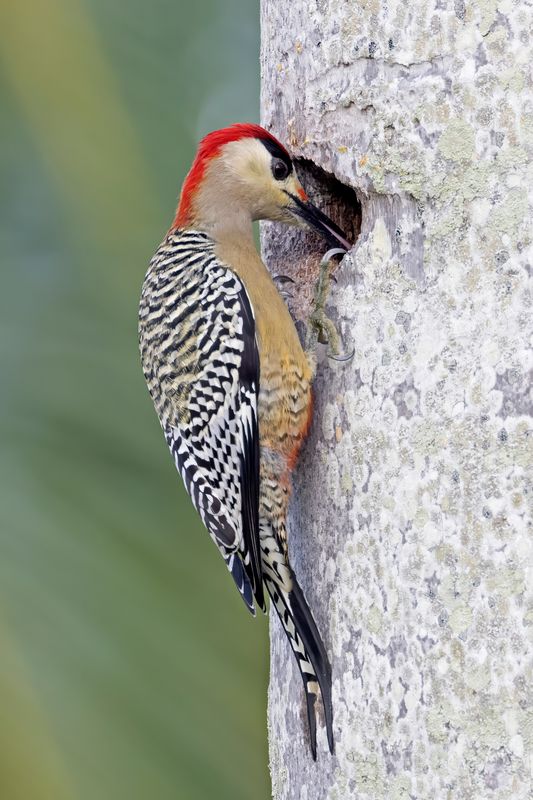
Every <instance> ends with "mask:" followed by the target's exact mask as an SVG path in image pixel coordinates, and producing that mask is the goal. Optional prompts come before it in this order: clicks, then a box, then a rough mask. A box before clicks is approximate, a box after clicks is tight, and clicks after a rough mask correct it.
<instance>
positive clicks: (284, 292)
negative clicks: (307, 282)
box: [272, 275, 295, 300]
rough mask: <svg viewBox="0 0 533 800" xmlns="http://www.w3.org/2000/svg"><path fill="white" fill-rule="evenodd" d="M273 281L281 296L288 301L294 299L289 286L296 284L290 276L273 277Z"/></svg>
mask: <svg viewBox="0 0 533 800" xmlns="http://www.w3.org/2000/svg"><path fill="white" fill-rule="evenodd" d="M272 280H273V281H274V283H275V284H276V288H277V290H278V292H279V293H280V295H281V296H282V297H283V298H284V299H285V300H286V299H290V298H292V294H291V292H290V291H289V290H288V289H287V286H288V284H291V283H293V284H294V283H295V281H294V279H293V278H291V276H290V275H273V276H272Z"/></svg>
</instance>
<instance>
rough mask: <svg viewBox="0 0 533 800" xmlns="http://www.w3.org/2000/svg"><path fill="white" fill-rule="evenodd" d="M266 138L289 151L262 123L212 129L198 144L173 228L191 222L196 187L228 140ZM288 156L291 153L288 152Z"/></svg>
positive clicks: (245, 123) (184, 184)
mask: <svg viewBox="0 0 533 800" xmlns="http://www.w3.org/2000/svg"><path fill="white" fill-rule="evenodd" d="M250 138H253V139H266V140H268V141H271V142H274V143H275V144H276V145H277V146H278V147H279V148H280V150H282V151H283V152H284V153H287V150H286V149H285V148H284V147H283V145H282V144H280V143H279V142H278V140H277V139H276V137H275V136H272V134H271V133H269V132H268V131H266V130H265V129H264V128H262V127H261V126H260V125H252V124H251V123H247V122H237V123H236V124H235V125H230V126H229V128H221V129H220V130H218V131H212V133H208V134H207V136H204V138H203V139H202V140H201V142H200V144H199V145H198V150H197V153H196V157H195V159H194V161H193V165H192V167H191V169H190V171H189V173H188V175H187V177H186V178H185V180H184V182H183V186H182V189H181V196H180V201H179V205H178V210H177V212H176V217H175V219H174V222H173V224H172V228H171V230H173V229H174V228H182V227H185V226H186V225H188V224H189V223H190V222H191V207H192V200H193V197H194V194H195V192H196V189H197V188H198V186H199V185H200V183H201V182H202V179H203V177H204V173H205V170H206V167H207V165H208V164H209V162H210V161H211V159H212V158H215V157H216V156H217V155H218V154H219V153H220V151H221V149H222V148H223V147H224V145H225V144H227V143H228V142H235V141H238V140H239V139H250ZM287 157H289V154H288V153H287Z"/></svg>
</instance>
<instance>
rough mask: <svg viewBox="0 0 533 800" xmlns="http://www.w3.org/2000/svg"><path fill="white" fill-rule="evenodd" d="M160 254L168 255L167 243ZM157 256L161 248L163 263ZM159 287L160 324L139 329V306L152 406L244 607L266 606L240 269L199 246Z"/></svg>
mask: <svg viewBox="0 0 533 800" xmlns="http://www.w3.org/2000/svg"><path fill="white" fill-rule="evenodd" d="M165 256H166V259H167V262H169V258H168V250H167V251H165ZM156 258H157V257H156ZM163 260H164V259H163V255H161V256H160V259H159V263H162V261H163ZM154 263H155V266H156V267H157V261H156V260H154V262H153V264H154ZM181 263H183V267H182V268H181V269H180V264H181ZM157 284H158V290H159V296H162V297H166V301H165V302H164V303H163V308H162V309H160V310H158V309H157V308H154V309H153V316H154V318H155V319H157V330H154V331H153V332H152V334H150V331H149V330H148V328H149V324H148V328H147V320H149V318H150V314H148V313H146V314H145V315H144V329H143V314H142V312H141V351H142V354H143V362H145V361H149V362H150V366H149V367H148V371H151V372H152V373H153V378H154V380H152V381H151V380H150V379H149V378H150V377H152V376H151V375H147V379H148V384H149V388H150V387H151V386H153V387H154V392H155V393H156V394H158V396H157V397H156V396H154V392H152V396H153V397H154V402H155V405H156V408H158V406H159V407H160V408H161V409H162V410H161V412H160V419H161V424H162V426H163V429H164V432H165V437H166V439H167V443H168V446H169V448H170V450H171V452H172V455H173V457H174V460H175V463H176V466H177V468H178V470H179V472H180V474H181V476H182V478H183V481H184V483H185V487H186V489H187V491H188V493H189V495H190V496H191V499H192V501H193V504H194V506H195V507H196V509H197V510H198V512H199V514H200V516H201V518H202V520H203V522H204V524H205V526H206V528H207V529H208V531H209V533H210V535H211V537H212V539H213V540H214V541H215V543H216V545H217V547H218V548H219V550H220V552H221V553H222V555H223V557H224V559H225V561H226V564H227V566H228V569H229V570H230V572H231V574H232V575H233V578H234V580H235V583H236V584H237V587H238V588H239V591H240V592H241V595H242V596H243V598H244V600H245V602H246V604H247V605H248V607H249V608H250V610H252V611H253V597H252V595H255V598H256V600H257V603H258V605H259V606H260V607H261V608H264V597H263V581H262V574H261V557H260V547H259V519H258V517H259V511H258V509H259V431H258V420H257V397H258V393H259V354H258V349H257V342H256V336H255V321H254V316H253V311H252V307H251V304H250V301H249V298H248V295H247V293H246V290H245V288H244V286H243V284H242V282H241V281H240V280H239V278H238V277H237V275H235V273H233V272H232V271H231V270H230V269H228V268H227V267H226V266H225V265H224V264H221V263H220V261H218V260H217V259H216V257H215V256H214V255H213V253H212V250H209V249H208V250H207V251H206V250H205V248H204V255H203V257H202V258H199V259H198V258H197V257H195V258H194V259H193V258H191V257H189V258H185V257H184V256H183V255H182V257H181V259H180V260H179V262H178V261H177V260H176V259H174V260H172V261H170V265H169V264H168V263H167V266H166V268H165V269H164V270H160V274H159V276H158V278H157ZM172 287H173V288H174V290H173V291H172ZM151 296H152V297H154V292H153V291H152V292H151ZM141 305H142V304H141ZM161 311H162V312H163V313H161ZM150 342H151V343H152V345H153V346H150ZM154 343H155V344H154ZM149 351H150V352H149ZM145 372H146V369H145ZM151 391H152V390H151ZM158 410H159V408H158Z"/></svg>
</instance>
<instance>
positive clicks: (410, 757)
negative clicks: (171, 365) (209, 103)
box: [261, 0, 533, 800]
mask: <svg viewBox="0 0 533 800" xmlns="http://www.w3.org/2000/svg"><path fill="white" fill-rule="evenodd" d="M531 21H532V20H531V5H530V3H528V2H525V1H522V2H521V1H520V0H478V1H477V2H469V0H455V2H451V0H435V2H427V0H411V2H409V3H406V2H405V1H404V0H387V2H386V1H385V0H361V2H345V1H344V2H343V1H342V0H311V2H307V1H306V0H263V1H262V54H261V63H262V121H263V124H264V125H265V126H266V127H267V128H269V129H270V130H272V131H273V132H274V133H275V134H276V135H277V136H278V137H279V138H280V140H281V141H285V142H287V143H288V144H289V146H290V148H291V150H292V152H293V153H294V154H295V155H296V156H297V157H298V158H299V159H302V161H301V164H300V173H301V177H302V180H303V182H304V184H307V185H310V186H311V190H312V191H313V192H314V193H315V199H316V202H317V204H318V205H321V206H322V207H325V208H326V209H327V210H329V211H330V212H331V214H332V215H333V216H335V215H336V216H337V221H339V222H341V223H342V224H343V225H344V226H345V227H347V228H348V229H349V230H350V233H351V235H352V236H354V237H355V236H356V234H357V232H358V231H359V225H360V235H359V237H358V238H357V241H356V243H355V246H354V248H353V250H352V252H351V253H350V254H349V255H348V256H347V257H346V258H345V259H344V261H343V263H342V265H341V266H340V268H339V269H338V272H337V279H338V280H337V283H336V284H334V285H333V286H332V289H331V295H330V300H329V304H328V311H329V314H330V316H331V317H332V319H333V320H334V321H335V323H336V325H337V327H338V330H339V332H340V334H341V339H342V342H343V344H344V347H345V349H346V350H349V349H351V348H352V347H353V348H355V355H354V358H353V360H352V362H351V363H350V364H349V365H347V366H341V365H336V364H334V363H333V362H331V361H329V360H328V359H327V358H326V357H325V356H324V354H323V353H322V354H321V357H319V363H318V367H317V375H316V380H315V411H314V420H313V425H312V429H311V434H310V437H309V440H308V442H307V444H306V446H305V448H304V450H303V453H302V458H301V462H300V464H299V466H298V468H297V471H296V475H295V488H294V495H293V500H292V504H291V511H290V520H289V532H290V550H291V556H292V561H293V564H294V567H295V570H296V572H297V574H298V575H299V577H300V580H301V583H302V585H303V588H304V590H305V592H306V594H307V597H308V599H309V603H310V605H311V607H312V609H313V611H314V613H315V616H316V619H317V622H318V624H319V627H320V629H321V630H322V631H323V635H324V640H325V643H326V647H327V649H328V651H329V653H330V657H331V662H332V666H333V704H334V715H335V720H334V729H335V737H336V753H335V756H334V757H332V756H330V754H329V752H328V751H327V744H326V739H325V733H324V730H323V728H320V730H319V742H318V749H319V753H318V761H317V763H313V761H312V759H311V755H310V752H309V747H308V742H307V727H306V720H305V711H304V705H303V689H302V685H301V680H300V678H299V676H298V674H297V670H296V665H295V663H294V659H293V657H292V655H291V653H290V648H289V646H288V644H287V642H286V640H285V637H284V634H283V632H282V631H281V627H280V625H279V624H278V622H277V620H276V619H275V618H274V617H272V620H271V629H272V644H271V681H270V692H269V739H270V761H271V773H272V782H273V796H274V798H275V800H348V799H349V800H352V799H355V800H396V799H398V800H400V799H402V800H403V799H405V800H409V799H411V800H415V799H416V800H429V799H430V798H431V800H462V799H463V798H465V799H466V798H468V800H493V799H496V798H498V799H499V800H500V799H501V800H525V799H526V798H528V797H531V794H530V793H531V777H532V761H531V751H532V744H533V708H532V695H533V683H532V680H531V673H530V672H529V669H530V666H531V655H532V650H531V644H530V643H531V631H532V626H533V604H532V597H531V585H532V582H531V570H532V556H531V514H530V512H531V501H532V488H531V478H532V475H533V458H532V445H533V430H532V421H531V409H532V393H531V392H532V390H531V375H532V368H533V356H532V351H531V339H532V334H533V307H532V306H533V291H532V289H533V287H532V285H531V277H530V275H531V272H530V260H531V232H532V230H533V219H532V216H533V215H532V204H531V199H532V198H531V195H529V196H528V188H529V187H531V178H532V169H531V148H532V144H533V98H532V94H531V63H532V62H533V58H532V52H531V50H532V45H531V41H532V40H531V37H530V36H529V33H528V29H529V28H530V26H531ZM333 176H334V177H335V178H336V179H337V181H335V180H334V179H333ZM342 185H344V186H345V187H351V189H353V190H355V193H356V195H357V199H358V200H359V202H360V203H361V219H360V220H359V216H358V215H359V210H358V208H357V203H356V202H355V201H354V199H353V195H352V196H351V197H352V199H351V200H350V197H348V200H346V198H345V197H344V199H343V197H341V194H342V193H341V192H340V188H342ZM262 240H263V251H264V255H265V259H266V260H267V263H269V264H270V265H271V267H272V269H273V271H274V272H278V273H281V272H283V273H287V274H290V275H292V276H293V277H294V278H295V279H296V287H295V290H294V293H295V297H294V299H293V300H292V301H291V303H292V310H293V313H294V315H295V317H296V318H300V319H302V318H303V317H304V316H305V314H306V309H307V305H308V301H309V296H310V291H311V286H312V281H313V279H314V276H315V275H316V264H317V261H318V258H319V257H320V253H321V250H320V247H322V252H323V249H324V247H323V245H320V244H319V242H318V240H317V239H312V240H311V239H310V238H309V237H308V236H306V235H305V234H301V233H298V232H288V233H286V234H285V233H284V232H283V231H282V230H281V229H279V228H277V227H276V226H272V225H268V226H267V225H265V226H264V228H263V233H262Z"/></svg>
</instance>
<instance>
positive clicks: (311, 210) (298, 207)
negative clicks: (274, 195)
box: [287, 192, 352, 251]
mask: <svg viewBox="0 0 533 800" xmlns="http://www.w3.org/2000/svg"><path fill="white" fill-rule="evenodd" d="M287 194H288V195H289V197H290V198H291V200H292V201H293V203H294V206H292V207H291V211H292V213H293V214H294V215H295V216H296V217H300V219H302V220H303V221H304V222H305V223H307V225H309V227H310V228H314V230H315V231H317V232H318V233H319V234H320V235H321V236H323V237H324V239H325V240H326V242H327V243H328V244H329V245H330V247H342V249H343V250H346V251H348V250H350V249H351V247H352V245H351V244H350V242H349V241H348V240H347V239H346V236H345V234H344V233H343V232H342V231H341V229H340V228H339V227H338V225H335V223H334V222H333V220H331V219H330V218H329V217H326V215H325V214H323V213H322V211H320V210H319V209H318V208H317V207H316V206H314V205H313V204H312V203H310V202H309V201H308V200H300V198H299V197H298V196H297V195H295V194H290V193H289V192H287Z"/></svg>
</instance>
